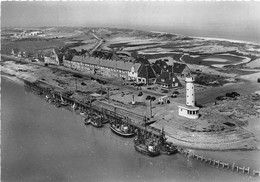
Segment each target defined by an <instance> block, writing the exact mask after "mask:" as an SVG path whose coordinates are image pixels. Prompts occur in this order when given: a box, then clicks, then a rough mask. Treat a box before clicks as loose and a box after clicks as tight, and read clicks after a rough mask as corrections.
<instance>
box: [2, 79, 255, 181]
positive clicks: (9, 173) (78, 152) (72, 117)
mask: <svg viewBox="0 0 260 182" xmlns="http://www.w3.org/2000/svg"><path fill="white" fill-rule="evenodd" d="M1 106H2V107H1V121H2V122H1V123H2V131H1V134H2V141H1V142H2V144H1V145H2V148H1V150H2V152H1V154H2V156H1V159H2V162H1V167H2V172H1V178H2V179H1V181H3V182H16V181H19V182H38V181H41V182H42V181H44V182H48V181H54V182H63V181H73V182H85V181H86V182H96V181H108V182H110V181H111V182H117V181H127V182H135V181H152V182H153V181H154V182H158V181H160V182H168V181H171V182H175V181H176V182H181V181H185V182H189V181H190V182H191V181H192V182H194V181H201V182H204V181H205V182H208V181H212V182H219V181H241V182H242V181H257V180H259V178H258V179H257V178H251V177H247V176H246V175H241V174H237V173H232V172H230V171H226V170H223V169H216V168H214V167H211V166H208V165H206V164H203V163H200V162H197V161H195V160H188V159H187V158H185V157H184V156H182V155H180V154H177V155H173V156H159V157H156V158H149V157H147V156H143V155H141V154H139V153H137V152H136V151H135V150H134V147H133V139H125V138H121V137H119V136H116V135H115V134H113V133H112V132H111V131H110V129H109V127H108V126H105V127H104V128H101V129H97V128H93V127H92V126H87V127H86V126H84V124H83V120H82V118H81V117H80V116H79V115H76V114H75V113H73V112H71V111H69V110H66V109H61V108H56V107H55V106H53V105H51V104H49V103H47V102H46V101H45V100H44V99H42V98H40V97H38V96H36V95H34V94H33V93H32V92H28V91H26V90H25V89H24V88H23V86H22V85H19V84H17V83H14V82H12V81H10V80H6V79H5V78H3V77H2V82H1ZM208 155H214V156H222V157H223V156H225V157H226V158H228V157H229V156H230V157H231V156H232V155H233V156H234V155H235V156H236V157H237V158H238V159H239V160H245V161H247V159H248V156H247V155H246V153H245V152H242V153H241V152H235V153H231V152H226V153H221V152H216V153H215V154H213V153H212V154H211V153H210V152H209V153H208Z"/></svg>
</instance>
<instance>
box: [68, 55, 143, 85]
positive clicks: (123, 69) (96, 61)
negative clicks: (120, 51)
mask: <svg viewBox="0 0 260 182" xmlns="http://www.w3.org/2000/svg"><path fill="white" fill-rule="evenodd" d="M64 66H65V67H68V68H71V69H75V70H79V71H83V72H86V73H89V74H98V75H102V76H106V77H117V78H122V79H124V80H134V81H136V80H137V77H138V70H139V68H140V66H141V64H140V63H132V62H124V61H116V60H107V59H100V58H94V57H86V56H74V57H73V58H72V60H71V61H70V60H64Z"/></svg>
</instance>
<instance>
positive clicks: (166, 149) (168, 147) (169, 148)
mask: <svg viewBox="0 0 260 182" xmlns="http://www.w3.org/2000/svg"><path fill="white" fill-rule="evenodd" d="M159 150H160V152H161V154H165V155H172V154H176V153H177V152H178V149H177V147H176V146H174V145H173V144H172V143H168V142H167V143H166V144H165V145H163V146H160V147H159Z"/></svg>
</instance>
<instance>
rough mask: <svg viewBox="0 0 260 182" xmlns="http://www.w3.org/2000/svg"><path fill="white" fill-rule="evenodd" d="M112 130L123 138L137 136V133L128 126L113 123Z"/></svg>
mask: <svg viewBox="0 0 260 182" xmlns="http://www.w3.org/2000/svg"><path fill="white" fill-rule="evenodd" d="M110 129H111V130H112V131H113V132H114V133H115V134H117V135H119V136H123V137H133V136H135V132H134V131H131V130H130V127H129V125H127V124H116V123H111V125H110Z"/></svg>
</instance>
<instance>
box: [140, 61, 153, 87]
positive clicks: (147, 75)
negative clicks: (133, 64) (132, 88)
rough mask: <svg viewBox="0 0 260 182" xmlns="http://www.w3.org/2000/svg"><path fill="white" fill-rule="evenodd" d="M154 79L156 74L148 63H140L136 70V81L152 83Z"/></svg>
mask: <svg viewBox="0 0 260 182" xmlns="http://www.w3.org/2000/svg"><path fill="white" fill-rule="evenodd" d="M155 81H156V74H155V72H154V70H153V68H152V66H151V65H150V64H149V65H148V64H141V66H140V68H139V70H138V76H137V83H144V84H147V85H149V84H154V83H155Z"/></svg>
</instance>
